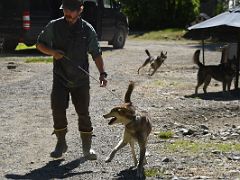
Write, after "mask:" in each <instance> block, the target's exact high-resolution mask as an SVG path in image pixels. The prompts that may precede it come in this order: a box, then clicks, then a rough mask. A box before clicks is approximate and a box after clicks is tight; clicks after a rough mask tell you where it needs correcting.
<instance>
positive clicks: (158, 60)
mask: <svg viewBox="0 0 240 180" xmlns="http://www.w3.org/2000/svg"><path fill="white" fill-rule="evenodd" d="M145 52H146V54H147V55H148V58H147V59H146V60H145V62H144V63H143V65H142V66H141V67H139V68H138V74H139V71H140V69H142V68H143V67H145V66H146V65H147V64H150V68H149V70H148V72H149V73H150V72H151V71H152V73H151V74H150V76H152V75H153V74H154V73H155V72H156V71H157V69H158V68H159V67H160V66H161V65H162V63H163V62H164V61H165V60H166V59H167V52H166V53H163V51H161V54H160V56H157V57H154V56H151V54H150V53H149V51H148V50H147V49H146V50H145Z"/></svg>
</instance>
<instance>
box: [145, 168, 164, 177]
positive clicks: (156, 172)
mask: <svg viewBox="0 0 240 180" xmlns="http://www.w3.org/2000/svg"><path fill="white" fill-rule="evenodd" d="M163 173H164V172H162V171H161V170H160V169H159V168H150V169H145V170H144V174H145V176H146V177H156V176H163V175H164V174H163Z"/></svg>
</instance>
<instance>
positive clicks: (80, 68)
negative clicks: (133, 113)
mask: <svg viewBox="0 0 240 180" xmlns="http://www.w3.org/2000/svg"><path fill="white" fill-rule="evenodd" d="M63 57H64V58H65V59H66V60H68V61H69V62H71V63H72V65H74V66H75V67H76V68H78V69H79V70H81V71H83V72H84V73H85V74H87V75H88V76H89V77H91V78H92V79H93V80H95V81H96V82H97V83H98V84H100V81H99V80H97V79H96V78H95V77H93V76H92V75H91V74H89V72H87V71H86V70H85V69H83V68H82V67H81V66H78V65H76V63H75V62H73V61H72V60H71V59H70V58H69V57H67V56H66V55H63ZM104 88H105V89H106V90H107V91H108V92H110V93H111V94H112V95H113V96H114V97H115V98H117V99H118V100H119V101H121V102H122V103H125V102H124V101H123V100H122V99H121V98H120V97H119V96H117V95H116V94H115V93H113V92H112V91H111V90H110V89H108V88H107V87H106V86H104ZM135 107H136V109H138V110H140V111H142V112H146V110H145V109H142V108H140V107H138V106H135Z"/></svg>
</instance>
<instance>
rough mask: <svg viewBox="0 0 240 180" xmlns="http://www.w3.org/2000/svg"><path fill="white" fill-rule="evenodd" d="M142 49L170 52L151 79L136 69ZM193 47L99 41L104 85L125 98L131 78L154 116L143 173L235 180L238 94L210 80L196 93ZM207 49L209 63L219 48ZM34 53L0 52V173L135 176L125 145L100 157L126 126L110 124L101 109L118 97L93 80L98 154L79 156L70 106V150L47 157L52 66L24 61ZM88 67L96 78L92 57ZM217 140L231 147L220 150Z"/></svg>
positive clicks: (238, 174) (239, 159)
mask: <svg viewBox="0 0 240 180" xmlns="http://www.w3.org/2000/svg"><path fill="white" fill-rule="evenodd" d="M146 48H147V49H148V50H149V51H150V53H151V54H152V55H158V54H159V53H160V51H161V50H163V51H167V52H168V58H167V60H166V62H165V65H163V66H162V67H161V68H160V69H159V70H158V72H157V73H156V74H155V75H154V76H152V77H150V76H148V75H147V70H148V68H147V67H146V68H145V69H143V70H142V71H141V72H140V75H138V74H137V69H138V67H139V66H140V65H141V64H142V63H143V62H144V60H145V58H146V54H145V52H144V50H145V49H146ZM197 48H199V46H198V45H196V44H192V45H191V44H186V43H181V42H180V43H179V42H162V41H134V40H128V41H127V43H126V46H125V48H124V49H122V50H112V49H111V48H110V47H108V46H106V45H105V44H103V57H104V60H105V66H106V70H107V72H108V74H109V78H108V87H107V88H108V89H109V90H111V91H112V92H113V93H114V94H116V96H118V97H120V98H123V95H124V93H125V91H126V88H127V86H128V82H129V80H132V81H135V82H136V88H135V90H134V92H133V95H132V101H133V103H134V104H135V105H137V106H138V109H139V110H140V111H141V110H146V111H148V113H149V115H150V117H151V119H152V124H153V131H152V133H151V135H150V138H149V144H148V151H149V155H148V157H147V160H148V165H146V166H145V170H146V172H147V173H146V179H174V178H175V179H236V178H240V166H239V165H240V145H239V140H240V121H239V120H240V119H239V115H240V111H239V110H240V103H239V99H240V96H239V93H221V92H219V91H221V89H222V87H221V84H220V83H219V82H217V81H214V80H212V82H211V84H210V86H209V88H208V91H209V92H210V93H209V94H208V95H206V96H204V95H200V96H199V97H195V96H193V93H194V88H195V85H196V73H197V67H196V66H195V65H194V64H193V63H192V55H193V53H194V51H195V50H196V49H197ZM207 50H208V51H206V64H217V63H219V60H220V56H221V54H220V52H218V51H215V47H213V46H211V47H210V46H209V47H208V49H207ZM35 55H36V54H30V55H29V54H28V53H26V52H25V53H24V54H21V55H20V54H13V55H8V56H7V57H0V83H1V86H0V123H1V125H0V179H8V178H9V179H41V180H42V179H62V178H66V179H95V180H99V179H134V177H135V171H134V170H131V169H129V168H130V167H131V166H133V161H132V159H131V155H130V149H129V147H125V148H124V149H123V150H121V152H119V153H118V154H117V155H116V157H115V158H114V159H113V161H112V162H111V163H105V162H104V159H105V158H106V156H107V154H108V153H109V152H110V151H111V149H112V148H113V147H114V146H115V145H116V143H117V142H118V141H119V140H120V137H121V134H122V130H123V127H122V126H108V125H107V121H106V120H104V119H103V117H102V115H103V114H104V113H106V112H107V111H109V110H110V109H111V107H113V106H114V105H117V104H119V103H121V102H120V100H119V99H118V98H117V97H115V96H113V95H112V94H111V93H109V92H108V91H107V90H106V89H104V88H100V87H99V85H98V83H96V82H95V81H94V80H92V81H91V106H90V113H91V117H92V123H93V126H94V135H95V136H94V138H93V147H94V149H95V150H96V151H97V153H98V160H97V161H85V160H84V159H83V158H82V152H81V142H80V137H79V132H78V131H77V115H76V113H75V111H74V108H73V106H72V104H70V107H69V110H68V120H69V127H68V128H69V132H68V134H67V142H68V145H69V150H68V152H67V153H66V154H65V156H64V159H62V160H53V159H52V158H50V157H49V152H51V151H52V150H53V148H54V146H55V142H56V141H55V137H54V136H51V133H52V131H53V128H52V117H51V109H50V93H51V82H52V64H51V63H25V62H24V61H25V60H26V58H27V57H26V56H35ZM37 55H38V56H39V54H37ZM9 62H14V63H15V64H16V65H17V66H16V69H8V68H7V65H8V63H9ZM90 72H91V75H92V76H94V77H95V78H98V73H97V69H96V68H95V65H94V64H93V62H92V61H91V60H90ZM199 92H200V93H202V89H199ZM165 131H171V132H174V137H173V138H170V139H167V140H162V139H160V138H159V137H158V136H157V135H154V134H158V132H165ZM179 142H182V143H180V144H178V146H177V143H179ZM184 142H188V143H190V144H191V143H192V144H191V145H192V146H194V147H195V146H196V148H195V149H197V150H196V151H195V150H194V149H190V150H189V149H187V148H188V147H189V146H188V145H189V144H184ZM219 144H220V146H221V145H224V147H225V146H226V147H228V149H226V150H224V149H223V148H219ZM171 145H172V146H171ZM175 145H176V146H175ZM210 145H213V146H211V147H210V148H209V146H210ZM214 145H215V146H214ZM192 146H190V147H191V148H192ZM205 146H207V147H205ZM174 147H175V149H174ZM199 147H200V149H199ZM201 147H204V148H201ZM229 147H231V148H229Z"/></svg>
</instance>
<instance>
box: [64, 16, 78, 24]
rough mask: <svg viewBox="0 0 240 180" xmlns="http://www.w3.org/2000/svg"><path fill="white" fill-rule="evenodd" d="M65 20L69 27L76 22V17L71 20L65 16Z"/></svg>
mask: <svg viewBox="0 0 240 180" xmlns="http://www.w3.org/2000/svg"><path fill="white" fill-rule="evenodd" d="M65 19H66V21H67V23H68V24H69V25H73V24H74V23H75V22H76V21H77V19H78V17H75V18H72V17H69V16H66V17H65Z"/></svg>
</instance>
